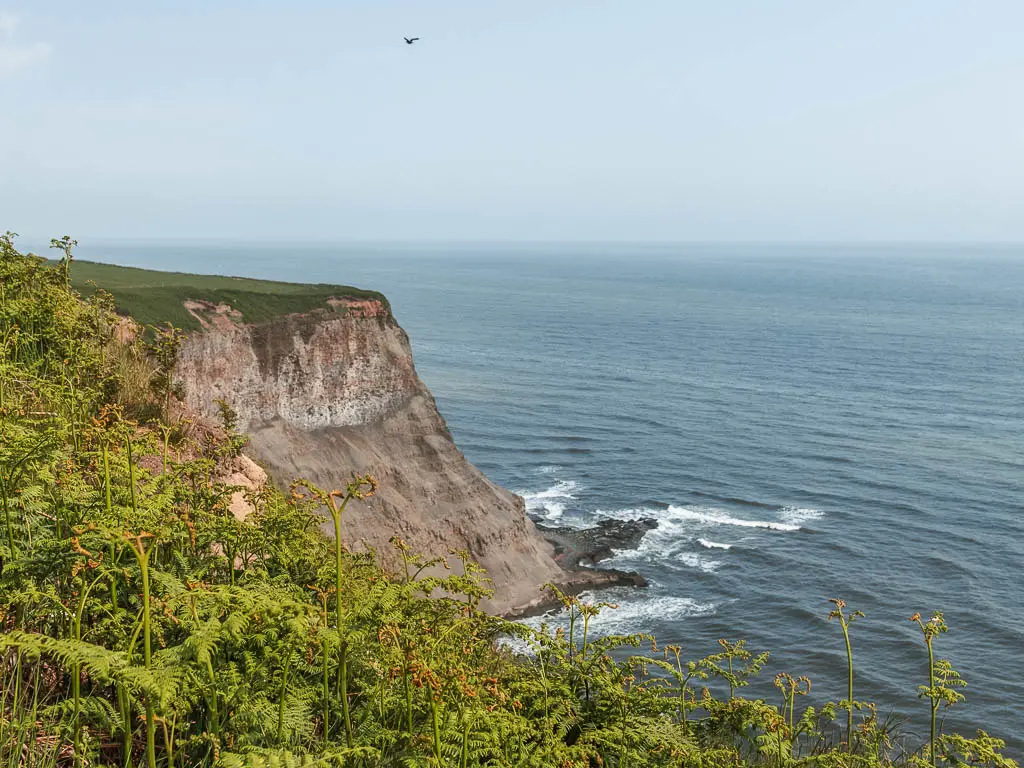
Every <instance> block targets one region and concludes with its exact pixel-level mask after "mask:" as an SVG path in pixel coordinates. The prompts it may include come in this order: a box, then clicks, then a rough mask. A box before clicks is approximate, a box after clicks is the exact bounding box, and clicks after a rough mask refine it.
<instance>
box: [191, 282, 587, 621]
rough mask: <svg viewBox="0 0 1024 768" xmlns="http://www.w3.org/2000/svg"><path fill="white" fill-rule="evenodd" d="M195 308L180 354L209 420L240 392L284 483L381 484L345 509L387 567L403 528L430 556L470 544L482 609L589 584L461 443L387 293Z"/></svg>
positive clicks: (255, 438)
mask: <svg viewBox="0 0 1024 768" xmlns="http://www.w3.org/2000/svg"><path fill="white" fill-rule="evenodd" d="M190 311H193V313H194V314H196V316H197V317H199V318H200V319H201V321H202V323H203V326H204V329H205V330H204V331H203V332H202V333H197V334H194V335H192V336H191V337H190V338H189V339H187V340H186V342H185V343H184V345H183V347H182V349H181V353H180V356H179V363H178V379H179V380H180V382H181V383H182V384H183V385H184V390H185V400H186V403H187V405H188V406H189V407H190V408H191V409H192V410H195V411H198V412H200V413H204V414H206V415H209V416H211V417H212V416H214V415H215V414H216V412H217V408H216V405H215V401H216V400H217V399H223V400H226V401H227V402H228V403H230V404H231V406H232V407H233V408H234V409H235V410H236V411H237V413H238V416H239V428H240V429H241V430H242V431H245V432H247V433H248V434H249V435H251V437H252V443H251V450H252V452H253V453H254V455H255V456H256V457H257V458H258V459H260V460H261V461H262V462H263V463H264V464H265V465H266V467H267V468H268V469H269V470H270V473H271V475H272V476H273V477H274V478H275V479H276V480H277V481H278V482H281V483H287V482H288V481H290V480H291V479H293V478H295V477H304V478H307V479H309V480H310V481H312V482H313V483H315V484H317V485H319V486H321V487H323V488H326V489H332V488H341V487H344V483H345V482H346V480H347V479H349V478H350V477H351V475H352V473H353V472H356V473H360V474H362V473H370V474H373V475H374V476H375V477H376V478H377V479H378V480H379V481H380V489H379V491H378V493H377V495H376V496H374V497H373V498H372V499H370V500H368V501H367V502H366V503H361V504H352V505H350V506H349V508H348V509H347V510H346V512H345V519H344V521H343V528H344V531H345V538H346V539H347V541H348V543H349V545H350V546H352V547H353V548H356V549H358V548H360V547H363V546H368V547H373V548H375V549H376V550H377V552H378V554H379V556H380V557H381V558H382V560H383V561H384V563H385V565H386V566H387V565H391V566H393V565H394V563H395V559H394V558H395V553H394V551H393V548H392V547H391V545H390V544H389V543H388V542H389V539H390V538H391V537H392V536H393V535H395V534H397V535H398V536H400V537H401V538H403V539H404V540H405V541H406V542H407V543H408V544H409V545H410V546H411V547H412V548H413V549H414V550H416V551H418V552H420V553H423V554H427V555H444V554H447V552H448V551H449V550H451V549H466V550H468V551H469V553H470V554H471V555H472V556H473V558H474V559H475V560H476V561H477V562H479V563H480V565H482V566H483V567H484V568H486V569H487V572H488V575H489V576H490V578H491V579H492V580H493V582H494V588H495V596H494V599H493V600H492V601H491V602H490V604H489V605H487V606H485V607H486V608H488V609H489V610H491V611H494V612H500V613H515V612H520V611H522V610H524V609H527V610H528V607H529V606H530V605H532V604H535V603H537V602H538V600H539V599H540V597H541V594H540V592H539V587H540V586H541V585H542V584H544V583H545V582H547V581H555V582H556V583H563V584H568V583H572V582H578V581H579V578H578V577H574V576H573V575H571V574H567V573H566V572H564V571H562V569H561V568H560V567H559V566H558V565H557V564H556V563H555V561H554V559H553V549H552V546H551V545H550V544H548V543H547V542H546V541H545V540H544V539H542V538H541V536H540V535H539V534H538V533H537V530H536V529H535V527H534V525H533V522H532V521H530V519H529V518H527V516H526V514H525V510H524V507H523V502H522V500H521V499H520V498H519V497H518V496H515V495H514V494H512V493H509V492H508V491H506V490H504V489H503V488H500V487H498V486H496V485H495V484H494V483H492V482H491V481H490V480H488V479H487V478H486V477H484V475H483V474H482V473H481V472H480V471H479V470H477V469H476V468H475V467H474V466H473V465H471V464H470V463H469V462H468V461H466V459H465V457H464V456H463V455H462V453H461V452H460V451H459V449H458V448H457V447H456V446H455V443H454V442H453V440H452V437H451V434H450V432H449V431H448V427H447V425H446V424H445V422H444V419H443V418H442V417H441V415H440V413H439V412H438V410H437V407H436V405H435V403H434V398H433V397H432V396H431V394H430V392H429V391H427V388H426V387H425V386H424V385H423V383H422V382H421V381H420V379H419V377H418V376H417V375H416V370H415V368H414V367H413V361H412V352H411V350H410V346H409V340H408V337H407V336H406V334H405V332H404V331H403V330H402V329H401V328H400V327H399V326H398V324H397V323H396V322H395V320H394V318H393V317H392V315H391V313H390V311H389V310H388V308H387V307H385V306H384V305H383V304H381V303H379V302H376V301H367V300H359V301H356V300H344V299H339V300H336V301H334V300H332V311H327V310H323V311H317V312H312V313H309V314H300V315H287V316H284V317H280V318H278V319H276V320H274V321H272V322H270V323H266V324H262V325H241V324H238V323H237V322H236V321H235V320H234V319H232V317H231V316H230V312H228V311H224V310H223V309H222V308H217V307H213V306H199V305H197V306H195V307H190Z"/></svg>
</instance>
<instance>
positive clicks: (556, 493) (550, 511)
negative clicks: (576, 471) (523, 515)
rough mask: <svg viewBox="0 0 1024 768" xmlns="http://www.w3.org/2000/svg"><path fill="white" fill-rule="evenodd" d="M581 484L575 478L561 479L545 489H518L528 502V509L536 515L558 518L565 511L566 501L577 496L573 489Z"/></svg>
mask: <svg viewBox="0 0 1024 768" xmlns="http://www.w3.org/2000/svg"><path fill="white" fill-rule="evenodd" d="M578 489H579V485H578V484H577V483H576V482H575V481H574V480H559V481H557V482H556V483H555V484H554V485H552V486H551V487H550V488H546V489H544V490H543V491H516V493H518V494H519V495H520V496H522V497H523V501H524V502H526V511H527V512H528V513H529V514H531V515H533V516H534V517H543V518H545V519H546V520H558V519H560V518H561V517H562V515H563V514H564V512H565V507H566V503H567V502H569V501H572V500H574V499H575V498H576V497H575V496H574V495H573V493H572V492H573V491H575V490H578Z"/></svg>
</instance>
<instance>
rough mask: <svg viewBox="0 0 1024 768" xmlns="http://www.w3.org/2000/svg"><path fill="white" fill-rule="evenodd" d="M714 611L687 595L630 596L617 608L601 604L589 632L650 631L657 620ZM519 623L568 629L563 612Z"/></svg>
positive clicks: (604, 597)
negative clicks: (631, 597)
mask: <svg viewBox="0 0 1024 768" xmlns="http://www.w3.org/2000/svg"><path fill="white" fill-rule="evenodd" d="M581 598H584V599H585V600H586V601H587V602H590V601H593V600H594V596H593V595H586V594H585V595H581ZM597 599H598V600H600V601H602V602H613V600H612V599H611V598H610V597H609V596H608V594H607V593H600V594H599V595H597ZM714 612H715V606H714V604H712V603H701V602H698V601H697V600H693V599H691V598H689V597H673V596H671V595H662V596H655V597H642V598H640V599H636V600H632V599H631V600H628V601H624V602H622V603H619V605H618V607H617V608H603V609H602V610H601V613H600V614H598V615H597V616H596V617H594V618H593V619H591V620H590V629H589V630H588V635H589V636H590V637H605V636H607V635H620V634H632V633H636V632H650V631H652V630H653V629H654V628H655V626H656V625H657V624H659V623H661V624H663V623H672V622H677V621H681V620H682V619H687V618H693V617H697V616H711V615H713V614H714ZM522 623H524V624H527V625H528V626H531V627H533V628H534V629H538V628H540V625H541V624H547V625H548V627H549V629H551V630H552V631H554V630H555V629H557V628H559V627H561V628H562V629H564V630H566V631H568V629H569V619H568V617H567V615H566V614H565V613H564V612H563V613H558V614H554V615H548V616H537V617H534V618H531V619H526V620H524V621H523V622H522ZM582 629H583V625H582V622H579V623H577V631H580V632H582Z"/></svg>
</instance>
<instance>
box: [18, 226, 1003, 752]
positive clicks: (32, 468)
mask: <svg viewBox="0 0 1024 768" xmlns="http://www.w3.org/2000/svg"><path fill="white" fill-rule="evenodd" d="M55 244H56V245H57V246H59V247H61V249H62V250H63V251H64V254H65V257H64V259H62V260H61V261H60V262H59V263H58V264H57V265H56V266H54V265H51V264H47V263H46V262H45V260H43V259H41V258H39V257H35V256H31V255H23V254H21V253H19V252H18V251H17V250H16V248H15V242H14V236H13V235H12V234H11V233H8V234H7V235H6V236H3V237H2V238H0V505H2V506H0V514H2V518H0V629H2V632H3V634H2V635H0V764H2V765H5V766H11V767H12V768H13V766H25V767H26V768H29V767H33V766H52V765H55V764H61V765H69V766H70V765H73V766H87V765H90V766H91V765H109V766H129V765H143V764H145V765H147V766H148V767H149V768H155V767H156V766H162V767H164V768H187V767H191V766H213V765H222V766H227V767H229V768H242V766H458V768H467V767H468V766H558V767H559V768H569V767H570V766H580V767H583V766H622V767H623V768H625V767H626V766H700V767H701V768H715V767H716V766H735V765H740V764H761V765H771V766H780V767H781V766H796V765H821V766H855V765H858V766H875V765H896V764H906V765H925V764H931V765H939V764H943V765H965V764H970V765H988V766H1013V765H1015V764H1014V763H1013V761H1011V760H1009V759H1008V758H1005V757H1003V755H1002V753H1001V749H1002V747H1003V744H1002V742H1000V741H999V740H997V739H995V738H993V737H991V736H989V735H988V734H986V733H984V732H979V733H978V734H977V735H976V736H975V737H973V738H968V737H965V736H959V735H952V734H944V733H942V732H941V729H940V728H937V727H936V724H935V723H936V713H937V712H938V711H939V710H940V709H941V708H944V707H947V706H950V705H953V704H955V703H957V702H959V701H960V700H961V699H962V696H961V695H960V693H959V690H958V689H959V687H960V686H961V685H962V684H963V681H962V680H961V679H960V677H959V675H957V673H956V671H955V670H954V669H953V668H952V667H951V666H950V665H949V663H948V662H946V661H944V660H942V659H937V658H936V657H935V655H934V648H933V646H934V644H935V640H936V638H937V637H938V636H939V635H940V634H941V633H942V632H944V631H945V629H946V626H945V623H944V622H943V620H942V616H941V614H936V615H935V616H933V617H932V618H931V619H929V620H923V619H921V618H920V616H915V618H914V620H915V621H916V622H917V623H918V624H919V626H920V628H921V631H922V635H923V638H924V641H925V643H924V646H923V648H922V650H923V651H924V650H927V654H928V674H927V679H926V680H922V687H921V690H920V695H921V697H922V699H923V701H922V705H921V706H920V707H919V709H921V710H922V712H923V713H924V714H925V715H930V716H931V730H930V732H929V738H927V740H926V741H925V742H924V743H920V744H908V743H907V740H906V739H904V738H903V737H901V736H900V734H898V733H895V732H894V731H893V729H892V728H891V724H890V723H887V722H886V721H884V720H882V719H880V718H879V717H878V716H877V715H876V713H875V709H874V707H873V706H871V705H870V704H867V703H865V702H860V701H856V700H854V682H853V681H854V668H853V656H852V650H851V651H850V666H849V679H850V683H849V688H848V691H847V692H846V693H847V696H846V698H845V699H842V700H840V701H838V702H835V703H832V704H828V705H826V706H825V707H823V708H821V709H820V710H815V709H814V708H811V707H806V708H801V706H800V702H799V699H800V697H802V696H804V695H805V694H806V693H807V692H808V690H809V688H810V681H809V680H807V679H806V678H805V677H799V676H796V675H795V674H794V675H791V674H788V673H779V674H778V675H777V676H776V677H775V685H776V687H777V688H778V690H779V697H778V702H777V703H769V702H767V701H764V700H760V699H748V698H743V697H741V696H740V695H739V694H740V692H741V691H742V689H743V688H744V687H745V685H746V683H747V681H748V679H749V678H750V677H751V676H752V675H755V674H757V673H758V672H759V671H760V670H761V669H762V668H763V667H764V665H765V664H766V662H767V654H756V653H753V652H751V651H750V650H748V649H747V648H746V646H745V644H744V643H743V642H742V641H739V642H730V641H726V640H722V641H721V643H720V649H719V651H718V652H717V653H715V654H713V655H711V656H708V657H706V658H703V659H700V660H696V661H686V660H684V658H683V656H682V652H681V649H680V648H678V647H667V648H663V649H659V648H658V647H657V646H656V644H655V642H654V639H653V638H651V637H648V636H644V635H630V636H616V637H604V638H599V639H595V638H594V637H592V636H591V633H590V632H589V630H590V624H591V621H592V620H593V617H594V616H595V615H597V614H598V612H599V611H601V610H608V609H609V606H606V605H602V604H590V603H586V602H581V601H580V600H579V599H577V598H574V597H570V596H566V595H561V594H560V593H557V590H555V592H556V596H557V597H558V598H559V599H560V600H561V602H562V605H563V607H564V609H565V611H566V612H567V613H568V615H569V629H568V631H563V630H557V631H550V630H549V629H548V628H547V627H542V628H541V629H539V630H534V629H530V628H528V627H526V626H524V625H521V624H514V623H510V622H506V621H503V620H501V619H497V618H494V617H491V616H488V615H485V614H484V613H482V612H481V611H479V610H478V604H479V602H480V600H481V598H483V597H485V596H486V595H487V594H488V590H487V581H486V578H485V575H484V574H483V573H482V572H481V571H480V569H479V568H478V567H477V566H476V565H475V564H474V563H473V562H472V561H471V560H470V559H469V558H468V557H467V556H466V555H465V553H457V552H456V553H451V562H444V561H427V560H425V559H424V558H422V557H420V556H418V555H417V554H416V553H414V552H411V551H409V549H408V547H407V546H406V545H405V544H404V543H403V542H402V541H400V540H398V539H395V540H393V545H394V546H395V547H396V548H397V549H398V550H399V552H400V554H401V560H402V562H404V564H405V567H404V568H403V569H402V570H401V572H399V573H397V574H387V573H384V572H383V571H382V570H381V569H380V568H379V567H378V565H377V564H376V562H375V558H374V556H373V554H372V553H371V554H355V553H351V552H348V551H346V549H345V548H344V546H343V545H342V539H341V537H336V538H334V539H332V538H330V537H326V536H324V535H323V534H322V533H321V530H320V524H321V522H322V521H323V515H324V514H327V515H329V517H330V518H331V519H332V520H333V522H334V525H335V529H336V530H337V531H339V532H340V531H342V530H343V526H344V511H345V508H346V507H347V505H348V504H350V503H353V504H358V503H360V501H361V500H362V499H364V498H365V497H366V496H368V495H371V494H372V493H373V492H374V491H375V489H376V481H375V480H374V479H373V478H372V477H369V476H362V477H353V479H352V481H351V482H350V483H348V485H347V486H346V487H345V488H343V489H338V490H335V489H320V488H317V487H315V486H313V485H312V484H310V483H308V482H306V481H303V480H301V479H299V480H296V481H295V483H293V484H292V486H291V487H290V489H289V490H288V491H287V492H283V491H280V490H276V489H274V488H269V487H268V488H264V489H261V490H258V491H251V490H249V491H247V495H248V504H249V507H250V509H251V512H250V514H249V515H248V517H247V518H246V519H244V520H242V519H238V518H237V517H236V516H235V515H233V514H232V512H231V500H232V497H233V495H235V494H237V493H239V492H240V489H238V488H235V487H231V486H227V485H225V484H224V483H222V482H218V480H217V477H218V467H219V466H221V464H222V463H223V462H225V461H231V460H233V459H234V458H235V457H236V456H237V454H238V453H239V451H240V450H241V449H242V447H243V446H244V438H240V437H239V436H238V435H235V434H234V432H233V428H232V427H233V425H232V412H231V411H230V407H229V406H227V404H223V405H222V416H223V421H224V427H225V430H224V431H225V432H226V433H227V434H226V435H225V434H223V433H222V432H220V431H216V429H207V430H205V431H204V430H200V429H195V428H194V427H195V425H194V424H193V425H190V424H188V423H187V422H186V421H184V420H183V419H182V417H181V415H180V410H176V409H175V408H174V407H173V405H174V401H175V398H174V392H173V387H172V374H173V348H175V347H176V343H177V341H178V338H179V337H178V335H177V332H176V331H174V329H164V330H162V331H161V332H160V333H158V334H155V335H154V334H150V338H156V339H157V341H156V342H153V343H148V344H147V343H146V342H145V341H143V340H142V339H132V338H130V334H129V335H128V337H127V338H126V337H125V334H123V333H119V329H122V328H123V320H122V319H120V318H118V316H117V315H116V314H115V313H114V311H113V307H114V305H113V301H112V299H111V297H110V296H109V295H108V294H106V293H104V292H103V291H101V290H94V291H91V292H90V294H89V297H88V299H84V298H83V297H82V296H80V295H79V294H77V293H75V292H74V291H73V290H72V288H71V284H72V278H71V276H70V275H69V273H73V271H74V267H73V263H72V255H71V249H72V246H73V241H71V240H70V239H68V238H65V239H64V240H61V241H55ZM161 342H163V346H161ZM165 347H166V348H165ZM176 414H177V415H176ZM439 565H443V566H446V567H447V566H449V565H451V566H452V568H451V569H450V570H449V571H448V573H449V574H450V575H448V576H447V577H437V576H432V575H431V576H428V575H425V574H427V573H438V572H444V571H443V570H439V569H438V568H437V566H439ZM551 589H554V588H553V587H551ZM834 605H835V610H834V611H833V613H832V617H833V618H836V619H838V620H839V624H840V625H841V628H842V630H843V635H844V637H845V638H846V639H847V648H848V649H850V648H851V644H850V642H849V637H850V634H849V629H850V622H851V620H852V619H853V618H854V617H855V616H857V615H858V614H855V613H853V614H851V613H848V612H845V611H844V608H845V605H844V604H843V603H842V601H834ZM509 637H511V638H513V639H514V640H515V641H516V642H514V643H512V644H511V645H510V644H508V643H502V642H499V641H500V640H502V639H503V638H509ZM509 647H521V648H527V649H528V652H524V653H519V654H516V653H512V652H511V651H510V650H508V648H509ZM922 659H923V655H922ZM716 681H717V683H718V684H717V685H714V683H715V682H716ZM709 686H710V687H714V688H715V690H721V691H723V694H722V695H721V696H715V695H712V693H711V692H710V690H709ZM725 691H727V692H728V694H727V695H725V693H724V692H725Z"/></svg>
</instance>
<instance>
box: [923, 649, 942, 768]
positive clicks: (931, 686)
mask: <svg viewBox="0 0 1024 768" xmlns="http://www.w3.org/2000/svg"><path fill="white" fill-rule="evenodd" d="M924 641H925V644H926V645H927V646H928V691H929V693H932V694H934V692H935V651H934V650H933V649H932V638H931V637H929V636H928V635H927V634H925V638H924ZM931 705H932V712H931V715H932V716H931V721H932V722H931V739H930V741H929V744H930V746H929V757H930V758H931V763H932V768H935V715H936V713H937V712H938V709H939V699H938V697H937V696H934V695H932V696H931Z"/></svg>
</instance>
